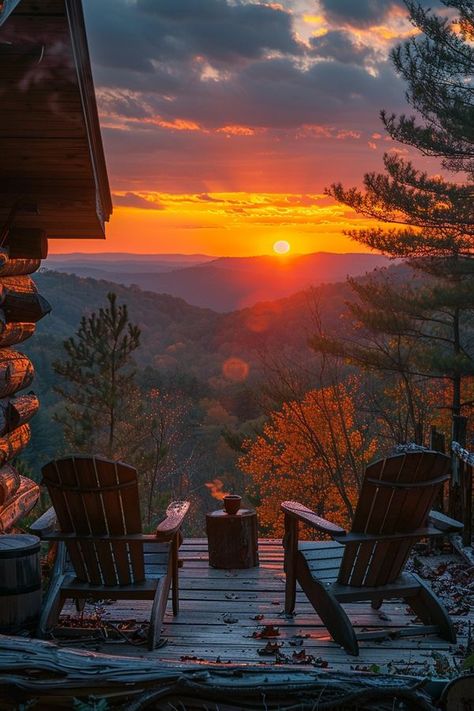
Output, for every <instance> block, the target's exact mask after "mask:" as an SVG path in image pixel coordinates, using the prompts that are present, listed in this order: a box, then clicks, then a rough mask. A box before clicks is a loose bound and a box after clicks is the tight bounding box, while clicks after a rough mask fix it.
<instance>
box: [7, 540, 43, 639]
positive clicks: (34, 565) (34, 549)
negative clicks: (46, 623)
mask: <svg viewBox="0 0 474 711" xmlns="http://www.w3.org/2000/svg"><path fill="white" fill-rule="evenodd" d="M39 551H40V539H39V538H38V537H37V536H30V535H26V534H17V535H14V534H12V535H3V536H0V632H2V633H15V632H18V631H19V630H21V629H25V628H27V627H32V626H33V625H35V624H36V623H37V621H38V617H39V613H40V609H41V567H40V553H39Z"/></svg>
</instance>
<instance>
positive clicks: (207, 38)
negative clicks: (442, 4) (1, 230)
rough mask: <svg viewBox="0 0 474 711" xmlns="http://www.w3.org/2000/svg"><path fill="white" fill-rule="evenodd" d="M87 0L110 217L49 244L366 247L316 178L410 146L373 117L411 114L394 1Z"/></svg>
mask: <svg viewBox="0 0 474 711" xmlns="http://www.w3.org/2000/svg"><path fill="white" fill-rule="evenodd" d="M83 2H84V10H85V15H86V23H87V30H88V37H89V45H90V52H91V59H92V65H93V71H94V78H95V84H96V91H97V98H98V105H99V111H100V118H101V124H102V132H103V138H104V144H105V151H106V158H107V164H108V171H109V178H110V184H111V189H112V193H113V201H114V214H113V217H112V219H111V222H110V223H109V225H108V228H107V242H105V243H104V242H102V241H81V242H78V241H76V242H74V241H71V240H68V241H65V240H58V241H56V242H54V243H52V244H51V251H52V252H53V251H54V252H65V251H95V252H97V251H108V252H110V251H133V252H142V253H150V252H183V253H197V252H200V253H206V254H214V255H251V254H262V253H269V252H271V250H272V245H273V243H274V242H275V241H277V240H287V241H288V242H289V243H290V244H291V248H292V251H293V252H313V251H319V250H326V251H337V252H345V251H361V249H362V248H361V246H360V245H358V244H357V243H354V242H353V241H351V240H349V239H348V238H346V237H345V236H344V235H343V234H342V231H343V230H344V229H345V228H347V227H349V226H350V227H354V226H356V225H357V224H360V225H362V221H361V220H360V219H358V218H357V217H356V216H355V215H354V214H353V213H351V212H350V211H349V210H347V209H346V208H344V207H342V206H340V205H335V204H334V203H333V201H332V200H330V199H328V198H326V197H325V196H324V194H323V190H324V187H325V186H327V185H329V184H330V183H331V182H333V181H338V180H341V181H343V182H344V183H346V184H348V185H349V184H360V182H361V177H362V175H363V173H364V172H365V171H367V170H376V169H378V168H380V167H381V161H382V155H383V152H384V151H393V150H397V151H402V152H406V151H405V149H404V148H403V147H402V146H398V145H396V144H394V143H393V142H392V141H390V140H389V139H388V138H387V137H385V136H384V135H383V130H382V125H381V123H380V120H379V117H378V114H379V111H380V109H381V108H386V109H388V110H392V111H394V112H403V111H407V107H406V104H405V102H404V85H403V83H402V82H401V81H400V80H399V79H398V78H397V76H396V75H395V73H394V70H393V69H392V67H391V65H390V62H389V60H388V52H389V49H390V47H391V46H393V44H395V43H396V42H398V41H400V40H402V39H403V38H406V37H408V36H409V35H410V33H412V32H413V28H412V27H411V25H409V23H408V21H407V19H406V9H405V7H404V5H403V2H402V1H401V0H394V1H391V0H282V1H281V2H270V1H266V0H260V1H259V2H256V1H254V2H248V1H247V0H100V2H97V0H83ZM430 6H432V7H433V6H436V3H430Z"/></svg>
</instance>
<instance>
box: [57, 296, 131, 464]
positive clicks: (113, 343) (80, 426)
mask: <svg viewBox="0 0 474 711" xmlns="http://www.w3.org/2000/svg"><path fill="white" fill-rule="evenodd" d="M107 300H108V306H107V307H106V308H100V309H99V311H98V313H95V312H94V313H92V314H91V315H90V316H83V317H82V319H81V322H80V326H79V328H78V330H77V333H76V335H75V336H74V337H71V338H68V339H67V340H66V341H64V343H63V345H64V349H65V351H66V360H64V361H56V362H55V363H53V368H54V371H55V372H56V374H57V375H59V376H61V378H62V379H63V381H64V385H62V384H61V385H60V384H58V385H56V386H55V390H56V391H57V392H58V393H59V394H60V395H61V396H62V398H63V399H64V400H65V406H64V409H63V410H62V411H59V412H58V413H57V414H56V416H55V419H56V420H57V421H58V422H60V423H61V424H62V425H63V428H64V436H65V440H66V442H67V444H68V446H69V447H71V448H72V449H73V450H74V451H86V452H91V451H94V452H95V451H97V448H100V449H101V450H102V451H103V452H104V453H105V454H106V455H107V456H108V457H114V456H115V455H116V452H115V448H116V444H117V438H118V431H119V426H120V423H121V421H124V422H126V421H127V419H129V414H130V413H129V412H128V410H127V404H128V401H129V399H130V395H131V393H132V392H133V391H134V376H135V372H134V369H133V367H132V364H131V354H132V353H133V352H134V351H135V350H136V349H137V348H138V346H139V344H140V329H139V328H138V327H137V326H135V325H133V324H131V323H130V322H129V319H128V310H127V306H126V305H125V304H123V305H118V304H117V296H116V294H114V293H109V294H108V295H107Z"/></svg>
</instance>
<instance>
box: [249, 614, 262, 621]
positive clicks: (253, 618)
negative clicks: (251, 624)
mask: <svg viewBox="0 0 474 711" xmlns="http://www.w3.org/2000/svg"><path fill="white" fill-rule="evenodd" d="M264 617H265V615H254V616H253V617H251V618H250V619H251V620H263V618H264Z"/></svg>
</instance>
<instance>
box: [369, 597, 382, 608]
mask: <svg viewBox="0 0 474 711" xmlns="http://www.w3.org/2000/svg"><path fill="white" fill-rule="evenodd" d="M382 603H383V598H382V597H377V598H374V599H373V600H372V602H371V603H370V606H371V608H372V610H380V608H381V607H382Z"/></svg>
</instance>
